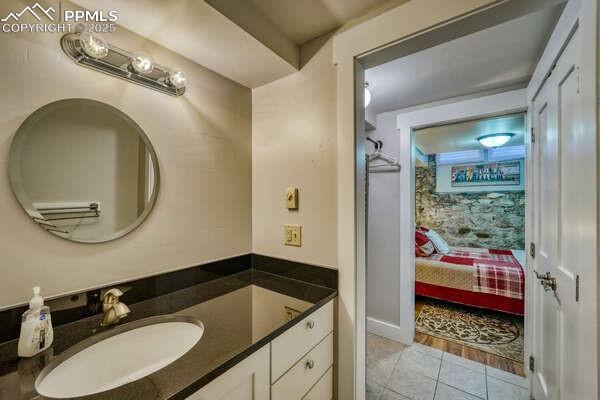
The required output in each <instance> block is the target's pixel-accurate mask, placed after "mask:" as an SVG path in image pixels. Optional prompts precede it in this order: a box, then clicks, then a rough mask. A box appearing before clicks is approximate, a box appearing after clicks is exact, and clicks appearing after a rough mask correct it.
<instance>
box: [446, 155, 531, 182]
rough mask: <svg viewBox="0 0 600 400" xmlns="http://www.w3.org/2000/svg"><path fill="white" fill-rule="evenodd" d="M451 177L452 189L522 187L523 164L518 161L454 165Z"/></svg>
mask: <svg viewBox="0 0 600 400" xmlns="http://www.w3.org/2000/svg"><path fill="white" fill-rule="evenodd" d="M450 176H451V178H450V179H451V186H452V187H465V186H493V185H520V184H521V164H520V163H519V161H518V160H517V161H501V162H495V163H487V164H472V165H454V166H452V173H451V175H450Z"/></svg>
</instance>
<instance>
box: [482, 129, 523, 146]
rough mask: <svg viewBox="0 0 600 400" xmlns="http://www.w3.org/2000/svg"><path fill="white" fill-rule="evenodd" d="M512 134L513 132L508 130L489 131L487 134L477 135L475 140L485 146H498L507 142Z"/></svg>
mask: <svg viewBox="0 0 600 400" xmlns="http://www.w3.org/2000/svg"><path fill="white" fill-rule="evenodd" d="M513 136H515V134H514V133H509V132H500V133H491V134H489V135H483V136H479V137H478V138H477V141H478V142H479V143H481V145H482V146H485V147H500V146H504V145H505V144H506V143H508V141H509V140H510V139H511V138H512V137H513Z"/></svg>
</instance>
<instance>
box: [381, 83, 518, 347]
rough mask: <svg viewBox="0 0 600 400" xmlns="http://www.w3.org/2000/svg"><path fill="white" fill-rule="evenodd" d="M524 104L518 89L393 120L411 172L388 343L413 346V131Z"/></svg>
mask: <svg viewBox="0 0 600 400" xmlns="http://www.w3.org/2000/svg"><path fill="white" fill-rule="evenodd" d="M526 100H527V99H526V93H525V89H517V90H511V91H506V92H502V93H498V94H494V95H488V96H482V97H478V98H474V99H469V100H463V101H457V102H454V103H449V104H446V105H441V106H434V107H429V108H424V109H422V110H417V111H413V112H409V113H403V114H399V115H397V116H396V124H397V125H396V128H397V130H398V134H399V135H400V164H401V165H408V166H410V168H403V169H402V170H401V171H400V181H401V187H406V186H409V187H410V190H404V191H401V193H400V204H399V207H400V221H399V223H400V266H401V267H400V319H399V320H400V321H402V322H403V323H402V324H400V326H398V327H397V332H398V334H397V336H396V337H390V336H388V337H389V338H390V339H394V340H398V341H400V342H402V343H404V344H407V345H410V344H412V343H413V341H414V335H415V322H414V321H415V254H414V226H415V182H414V177H415V164H416V153H415V150H414V149H415V134H414V131H415V130H417V129H421V128H425V127H428V126H432V125H446V124H451V123H457V122H463V121H468V120H473V119H479V118H486V117H493V116H499V115H506V114H514V113H520V112H527V101H526ZM526 170H527V168H526ZM406 205H408V206H406ZM526 219H527V216H526ZM402 266H407V267H402ZM526 343H527V338H526Z"/></svg>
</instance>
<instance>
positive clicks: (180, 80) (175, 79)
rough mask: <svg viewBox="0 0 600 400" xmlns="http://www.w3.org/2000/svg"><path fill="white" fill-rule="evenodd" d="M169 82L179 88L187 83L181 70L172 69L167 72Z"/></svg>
mask: <svg viewBox="0 0 600 400" xmlns="http://www.w3.org/2000/svg"><path fill="white" fill-rule="evenodd" d="M169 82H170V83H171V85H173V86H175V87H176V88H177V89H181V88H183V87H185V84H186V83H187V78H186V77H185V73H184V72H183V71H182V70H180V69H174V70H172V71H171V72H170V73H169Z"/></svg>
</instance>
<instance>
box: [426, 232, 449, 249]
mask: <svg viewBox="0 0 600 400" xmlns="http://www.w3.org/2000/svg"><path fill="white" fill-rule="evenodd" d="M425 234H426V235H427V237H428V238H429V239H430V240H431V242H432V243H433V246H434V247H435V250H436V251H437V252H438V253H441V254H446V253H449V252H450V246H448V243H446V241H445V240H444V239H442V237H441V236H440V234H439V233H437V232H436V231H434V230H433V229H429V230H428V231H427V232H425Z"/></svg>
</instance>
